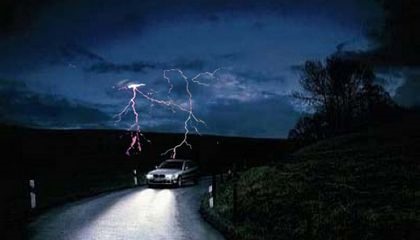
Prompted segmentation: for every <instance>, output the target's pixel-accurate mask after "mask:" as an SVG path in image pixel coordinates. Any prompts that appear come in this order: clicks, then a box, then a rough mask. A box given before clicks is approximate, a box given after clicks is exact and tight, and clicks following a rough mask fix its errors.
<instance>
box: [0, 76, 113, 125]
mask: <svg viewBox="0 0 420 240" xmlns="http://www.w3.org/2000/svg"><path fill="white" fill-rule="evenodd" d="M0 99H1V101H0V112H1V113H2V115H1V117H0V121H1V122H3V123H14V124H16V123H19V124H22V125H27V126H38V127H86V126H90V127H92V126H94V127H99V126H101V125H102V126H105V125H106V124H107V123H108V122H109V119H110V117H109V116H108V115H107V114H105V113H104V112H102V111H100V110H98V109H96V108H94V107H91V106H89V105H86V104H82V103H79V102H74V101H73V102H72V101H69V100H67V99H65V98H61V97H58V96H54V95H47V94H38V93H35V92H32V91H30V90H29V89H28V88H26V86H25V85H24V84H22V83H19V82H16V81H8V80H4V79H1V80H0Z"/></svg>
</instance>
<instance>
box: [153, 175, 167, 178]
mask: <svg viewBox="0 0 420 240" xmlns="http://www.w3.org/2000/svg"><path fill="white" fill-rule="evenodd" d="M153 177H154V178H165V174H153Z"/></svg>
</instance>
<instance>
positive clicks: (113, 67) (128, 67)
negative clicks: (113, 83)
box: [85, 62, 159, 73]
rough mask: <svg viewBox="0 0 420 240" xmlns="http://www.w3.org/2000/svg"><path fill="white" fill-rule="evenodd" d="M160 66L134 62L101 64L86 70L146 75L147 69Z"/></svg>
mask: <svg viewBox="0 0 420 240" xmlns="http://www.w3.org/2000/svg"><path fill="white" fill-rule="evenodd" d="M158 66H159V64H153V63H147V62H133V63H129V64H116V63H111V62H101V63H96V64H93V65H91V66H89V67H87V68H85V70H86V71H87V72H93V73H110V72H112V73H122V72H134V73H139V72H140V73H144V72H145V71H146V70H147V69H154V68H157V67H158Z"/></svg>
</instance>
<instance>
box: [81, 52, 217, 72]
mask: <svg viewBox="0 0 420 240" xmlns="http://www.w3.org/2000/svg"><path fill="white" fill-rule="evenodd" d="M92 54H93V53H92ZM84 55H85V54H84ZM93 56H94V57H95V56H97V55H93ZM95 59H96V60H98V59H97V58H96V57H95ZM101 60H103V62H99V63H95V64H92V65H90V66H89V67H86V68H85V71H86V72H92V73H123V72H133V73H145V72H147V71H148V70H152V69H161V70H164V69H171V68H179V69H183V70H196V71H200V70H203V68H204V67H205V66H207V65H208V63H209V62H208V61H205V60H203V59H194V58H192V59H186V58H181V59H176V60H174V61H172V62H170V63H169V62H167V63H159V62H147V61H136V62H131V63H123V64H118V63H112V62H105V59H101Z"/></svg>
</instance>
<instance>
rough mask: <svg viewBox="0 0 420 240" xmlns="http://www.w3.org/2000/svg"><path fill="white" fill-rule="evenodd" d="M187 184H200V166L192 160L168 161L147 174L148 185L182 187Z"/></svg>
mask: <svg viewBox="0 0 420 240" xmlns="http://www.w3.org/2000/svg"><path fill="white" fill-rule="evenodd" d="M186 182H193V183H194V184H196V183H197V182H198V166H197V164H196V163H195V162H193V161H191V160H182V159H168V160H165V161H163V162H162V163H161V164H160V165H159V166H157V167H156V169H155V170H153V171H150V172H148V173H147V174H146V183H147V185H148V186H149V187H150V186H152V185H171V186H178V187H181V186H182V185H183V184H185V183H186Z"/></svg>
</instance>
